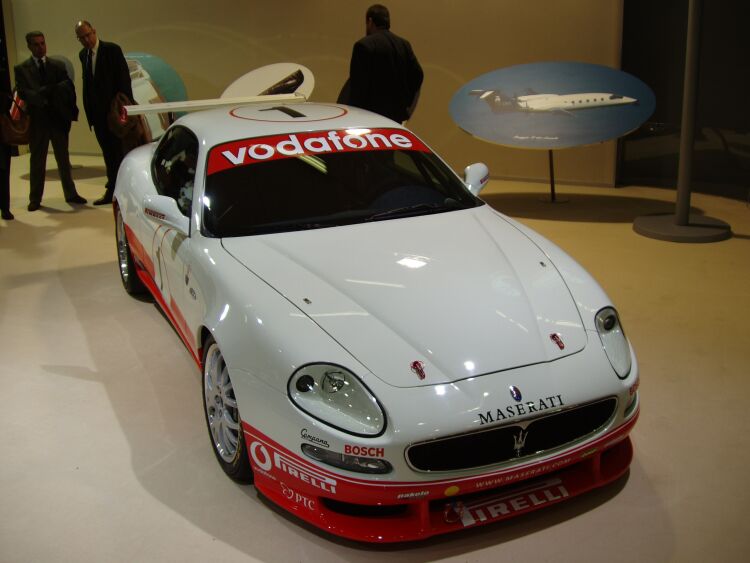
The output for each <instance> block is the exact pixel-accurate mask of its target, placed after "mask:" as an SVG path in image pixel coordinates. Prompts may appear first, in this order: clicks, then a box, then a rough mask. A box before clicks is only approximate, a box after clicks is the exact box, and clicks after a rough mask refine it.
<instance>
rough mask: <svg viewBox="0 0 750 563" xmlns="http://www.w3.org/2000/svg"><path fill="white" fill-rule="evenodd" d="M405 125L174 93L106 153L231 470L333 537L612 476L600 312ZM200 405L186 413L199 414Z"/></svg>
mask: <svg viewBox="0 0 750 563" xmlns="http://www.w3.org/2000/svg"><path fill="white" fill-rule="evenodd" d="M488 177H489V172H488V169H487V167H486V166H485V165H484V164H473V165H471V166H468V167H467V168H466V170H465V171H464V175H463V177H459V176H457V175H456V173H455V172H453V170H451V168H450V167H449V166H448V165H447V164H446V163H445V162H444V161H443V160H442V159H441V158H440V157H439V156H438V155H436V154H435V153H434V152H433V151H432V150H431V149H430V147H429V146H428V145H427V144H426V143H425V142H424V141H422V140H421V139H420V138H419V137H418V136H417V135H415V134H414V133H412V132H411V131H410V130H408V129H406V128H404V127H402V126H401V125H399V124H396V123H394V122H392V121H390V120H388V119H386V118H384V117H381V116H378V115H375V114H372V113H369V112H366V111H363V110H359V109H356V108H352V107H347V106H343V105H337V104H324V103H311V102H298V103H291V102H290V103H277V102H274V101H270V102H267V103H252V104H245V105H233V106H226V107H218V108H215V109H208V110H203V111H196V112H193V113H188V114H186V115H185V116H183V117H182V118H180V119H179V120H177V121H176V122H175V123H174V124H172V125H171V126H170V128H169V129H168V130H167V131H166V133H165V134H164V135H163V137H162V138H161V139H160V141H159V142H158V143H152V144H148V145H144V146H142V147H139V148H137V149H135V150H133V151H131V152H130V153H129V154H128V156H127V157H126V158H125V160H124V161H123V163H122V166H121V168H120V171H119V175H118V179H117V187H116V189H115V194H114V195H115V200H114V214H115V223H116V239H117V254H118V261H119V271H120V275H121V278H122V283H123V285H124V286H125V290H126V291H127V292H128V293H131V294H136V293H140V292H150V293H151V294H152V295H153V298H154V299H155V300H156V302H157V303H158V305H159V306H160V307H161V308H162V309H163V310H164V313H165V314H166V316H167V317H168V319H169V320H170V321H171V323H172V324H173V325H174V329H175V330H176V332H177V333H178V334H179V336H180V337H181V339H182V340H183V342H184V344H185V347H186V348H187V350H188V351H189V353H190V354H191V355H192V357H193V359H194V361H195V363H196V365H197V367H198V369H200V370H201V373H202V387H203V406H204V411H205V412H204V415H205V419H206V423H207V427H208V434H209V437H210V444H211V447H212V448H213V451H214V453H215V454H216V459H217V460H218V462H219V465H220V466H221V468H222V469H223V470H224V472H225V473H226V474H227V475H228V476H229V477H231V478H232V479H234V480H236V481H238V482H242V483H250V482H254V486H255V487H256V489H257V491H258V492H259V493H260V494H262V495H263V496H264V497H266V498H268V499H270V500H271V501H272V502H274V503H276V504H277V505H279V506H280V507H282V508H284V509H286V510H287V511H289V512H291V513H293V514H294V515H296V516H297V517H299V518H301V519H302V520H305V521H307V522H308V523H310V524H312V525H313V526H316V527H318V528H321V529H323V530H326V531H328V532H330V533H332V534H335V535H338V536H342V537H346V538H350V539H354V540H359V541H367V542H397V541H407V540H417V539H423V538H427V537H430V536H433V535H436V534H442V533H446V532H452V531H457V530H462V529H465V528H469V527H473V526H479V525H484V524H489V523H492V522H497V521H499V520H502V519H505V518H510V517H513V516H516V515H518V514H521V513H524V512H528V511H532V510H536V509H539V508H544V507H546V506H550V505H552V504H554V503H558V502H561V501H564V500H567V499H569V498H571V497H574V496H576V495H579V494H581V493H584V492H586V491H589V490H591V489H593V488H595V487H600V486H602V485H605V484H607V483H610V482H612V481H615V480H617V479H618V478H620V477H621V476H623V475H624V474H625V473H626V472H627V470H628V467H629V465H630V461H631V459H632V445H631V442H630V439H629V437H628V435H629V433H630V431H631V429H632V427H633V425H634V424H635V421H636V419H637V416H638V411H639V399H638V392H637V389H638V366H637V363H636V358H635V356H634V354H633V350H632V348H631V346H630V344H629V341H628V340H627V338H626V337H625V333H624V331H623V328H622V326H621V323H620V319H619V316H618V313H617V311H616V309H615V308H614V306H613V304H612V303H611V301H610V299H609V298H608V297H607V295H606V294H605V293H604V291H603V290H602V289H601V288H600V287H599V285H598V284H597V283H596V282H595V281H594V280H593V279H592V277H591V276H590V275H589V274H587V273H586V272H585V271H584V270H583V269H582V268H581V267H580V266H579V265H578V264H577V263H576V262H575V261H574V260H573V259H571V258H570V257H569V256H568V255H567V254H565V252H563V251H562V250H561V249H560V248H558V247H557V246H555V245H554V244H552V243H551V242H550V241H548V240H546V239H545V238H543V237H541V236H540V235H538V234H537V233H535V232H534V231H532V230H530V229H529V228H527V227H525V226H524V225H522V224H520V223H518V222H516V221H514V220H512V219H511V218H509V217H507V216H505V215H503V214H501V213H499V212H498V211H496V210H495V209H493V208H492V207H490V206H489V205H487V204H486V203H484V202H483V201H482V199H480V198H479V193H480V191H481V189H482V188H483V187H484V186H485V184H486V183H487V181H488ZM196 414H197V413H196Z"/></svg>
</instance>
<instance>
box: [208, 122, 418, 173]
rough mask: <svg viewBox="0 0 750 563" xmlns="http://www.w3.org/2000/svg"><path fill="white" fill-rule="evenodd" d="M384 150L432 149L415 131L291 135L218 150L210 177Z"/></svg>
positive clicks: (247, 141)
mask: <svg viewBox="0 0 750 563" xmlns="http://www.w3.org/2000/svg"><path fill="white" fill-rule="evenodd" d="M382 150H416V151H428V150H429V149H427V147H426V146H425V145H424V144H423V143H422V142H421V141H420V140H419V139H418V138H417V137H415V136H414V135H413V134H412V133H411V132H409V131H406V130H402V129H365V130H362V131H350V130H342V131H316V132H313V133H291V134H286V135H274V136H270V137H256V138H253V139H245V140H242V141H232V142H230V143H224V144H222V145H219V146H217V147H214V148H213V149H212V150H211V154H210V156H209V161H208V174H209V175H210V174H214V173H216V172H221V171H222V170H227V169H230V168H234V167H236V166H245V165H247V164H253V163H256V162H265V161H269V160H276V159H280V158H292V157H300V156H316V155H324V154H330V153H341V152H356V151H382Z"/></svg>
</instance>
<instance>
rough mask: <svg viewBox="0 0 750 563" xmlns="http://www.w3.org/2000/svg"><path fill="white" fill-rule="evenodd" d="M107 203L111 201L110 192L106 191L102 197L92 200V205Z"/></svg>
mask: <svg viewBox="0 0 750 563" xmlns="http://www.w3.org/2000/svg"><path fill="white" fill-rule="evenodd" d="M108 203H112V194H111V193H110V192H106V193H105V194H104V195H103V196H102V197H100V198H99V199H97V200H94V205H107V204H108Z"/></svg>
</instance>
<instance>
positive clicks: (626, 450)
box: [243, 412, 638, 543]
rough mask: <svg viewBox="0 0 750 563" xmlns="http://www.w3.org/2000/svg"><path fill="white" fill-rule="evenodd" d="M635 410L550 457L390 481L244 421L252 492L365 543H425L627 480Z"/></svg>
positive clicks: (315, 522)
mask: <svg viewBox="0 0 750 563" xmlns="http://www.w3.org/2000/svg"><path fill="white" fill-rule="evenodd" d="M637 418H638V412H635V413H633V415H632V416H631V417H630V419H629V420H628V421H627V422H625V423H624V424H623V425H621V426H619V427H618V428H615V429H614V430H613V431H611V432H608V433H606V434H604V435H603V436H600V437H599V438H597V439H596V440H594V441H592V442H588V443H586V444H583V445H581V446H580V447H577V448H572V449H569V450H566V451H564V452H561V453H560V454H559V455H556V456H554V457H552V458H548V459H544V460H541V461H536V462H529V463H525V464H522V465H520V466H514V467H512V468H505V469H502V470H497V471H488V472H487V473H484V474H482V475H479V476H472V477H456V478H449V479H441V480H435V481H426V482H411V483H408V482H392V481H375V480H364V479H359V478H353V477H350V476H348V475H342V474H338V473H333V472H331V471H329V470H328V469H325V468H323V467H321V466H317V465H313V464H312V463H310V462H309V461H308V460H306V459H305V458H303V457H300V456H298V455H297V454H294V453H292V452H291V451H289V450H287V449H286V448H284V447H283V446H281V445H279V444H277V443H275V442H274V441H272V440H271V439H270V438H268V437H267V436H265V435H263V434H262V433H261V432H259V431H258V430H257V429H255V428H253V427H252V426H250V425H249V424H247V423H244V422H243V427H244V432H245V442H246V444H247V447H248V453H249V455H250V462H251V463H252V466H253V471H254V472H255V486H256V488H257V489H258V491H259V492H261V493H262V494H263V495H264V496H266V497H267V498H268V499H270V500H271V501H273V502H274V503H276V504H278V505H279V506H281V507H282V508H284V509H286V510H288V511H289V512H291V513H293V514H295V515H296V516H298V517H299V518H301V519H303V520H305V521H306V522H309V523H310V524H312V525H313V526H316V527H318V528H321V529H323V530H326V531H328V532H330V533H332V534H335V535H337V536H342V537H345V538H349V539H352V540H357V541H364V542H382V543H386V542H402V541H412V540H420V539H425V538H428V537H430V536H434V535H438V534H445V533H449V532H454V531H458V530H462V529H465V528H470V527H474V526H480V525H484V524H489V523H492V522H497V521H500V520H504V519H506V518H511V517H514V516H517V515H519V514H523V513H526V512H531V511H533V510H537V509H539V508H544V507H545V506H549V505H552V504H555V503H558V502H561V501H563V500H567V499H568V498H571V497H574V496H577V495H580V494H582V493H585V492H587V491H590V490H592V489H595V488H598V487H601V486H604V485H607V484H608V483H611V482H613V481H615V480H617V479H618V478H620V477H621V476H622V475H624V474H625V473H626V472H627V470H628V467H629V466H630V462H631V460H632V457H633V448H632V445H631V442H630V439H629V437H628V434H629V433H630V430H631V429H632V427H633V425H634V424H635V422H636V420H637Z"/></svg>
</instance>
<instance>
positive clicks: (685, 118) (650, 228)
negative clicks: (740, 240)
mask: <svg viewBox="0 0 750 563" xmlns="http://www.w3.org/2000/svg"><path fill="white" fill-rule="evenodd" d="M700 6H701V4H700V0H690V2H689V5H688V30H687V50H686V54H685V81H684V86H683V103H682V133H681V136H680V166H679V170H678V173H677V201H676V210H675V213H674V214H666V215H645V216H641V217H636V218H635V221H633V230H634V231H635V232H636V233H638V234H639V235H643V236H645V237H649V238H654V239H659V240H666V241H670V242H718V241H722V240H726V239H728V238H729V237H731V236H732V229H731V227H730V226H729V225H728V224H727V223H725V222H724V221H721V220H719V219H714V218H712V217H706V216H704V215H697V214H694V213H693V214H691V213H690V188H691V176H692V167H693V142H694V140H695V98H696V90H697V86H698V84H697V83H698V48H699V44H698V41H699V38H700Z"/></svg>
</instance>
